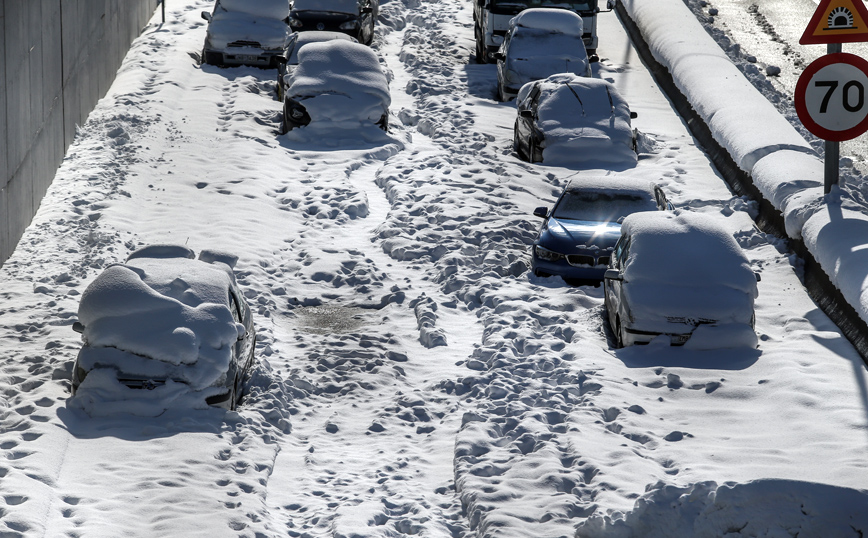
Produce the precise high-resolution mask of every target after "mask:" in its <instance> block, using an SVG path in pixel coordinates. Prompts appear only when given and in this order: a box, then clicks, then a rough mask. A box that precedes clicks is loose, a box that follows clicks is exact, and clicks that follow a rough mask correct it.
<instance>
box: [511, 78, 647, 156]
mask: <svg viewBox="0 0 868 538" xmlns="http://www.w3.org/2000/svg"><path fill="white" fill-rule="evenodd" d="M533 84H539V85H540V86H541V88H542V93H541V95H540V97H539V101H538V102H539V105H538V108H537V118H538V126H539V128H540V130H542V131H543V133H544V135H545V147H544V148H543V162H544V163H546V164H552V165H560V166H568V165H571V164H591V163H597V164H600V165H605V164H607V163H608V164H617V165H627V166H632V165H635V164H636V161H637V156H636V152H635V151H633V130H632V128H631V127H630V108H629V106H628V105H627V102H626V101H625V100H624V98H623V97H621V94H620V93H618V91H617V90H616V89H615V87H614V86H613V85H612V84H611V83H609V82H608V81H605V80H602V79H592V78H586V77H580V76H575V75H570V74H566V73H564V74H558V75H552V76H550V77H548V78H546V79H545V80H542V81H539V82H536V83H530V84H527V85H525V86H523V87H522V89H521V91H520V92H519V94H518V99H517V101H518V103H521V102H522V101H524V100H525V99H527V96H528V95H529V94H530V92H531V90H532V89H533Z"/></svg>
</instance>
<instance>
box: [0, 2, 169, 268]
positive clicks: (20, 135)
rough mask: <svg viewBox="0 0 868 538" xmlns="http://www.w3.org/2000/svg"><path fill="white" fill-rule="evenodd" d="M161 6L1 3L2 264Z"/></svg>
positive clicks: (0, 198) (144, 4)
mask: <svg viewBox="0 0 868 538" xmlns="http://www.w3.org/2000/svg"><path fill="white" fill-rule="evenodd" d="M157 5H158V0H86V1H82V0H0V263H2V262H3V261H5V260H6V259H7V258H8V257H9V256H10V255H11V254H12V252H13V251H14V248H15V244H16V243H17V242H18V240H19V239H20V237H21V234H22V233H23V232H24V230H25V228H26V227H27V225H28V224H29V223H30V221H31V219H32V218H33V215H34V214H35V212H36V209H37V208H38V206H39V203H40V201H41V199H42V197H43V195H44V194H45V192H46V191H47V189H48V187H49V185H50V184H51V181H52V180H53V179H54V175H55V172H56V170H57V167H58V165H59V164H60V163H61V161H62V160H63V155H64V153H65V152H66V149H67V148H68V147H69V145H70V144H71V143H72V141H73V139H74V138H75V128H76V125H83V124H84V122H85V120H86V119H87V116H88V114H89V113H90V111H91V110H93V107H94V106H95V105H96V103H97V102H98V101H99V99H101V98H102V97H103V96H104V95H105V94H106V92H107V91H108V89H109V87H110V86H111V83H112V81H113V80H114V77H115V74H116V72H117V70H118V68H119V67H120V65H121V62H122V61H123V57H124V55H125V54H126V51H127V50H129V45H130V43H132V41H133V39H135V38H136V37H137V36H138V35H139V33H140V32H141V30H142V29H143V28H144V27H145V25H146V24H147V23H148V21H149V20H150V18H151V16H152V14H153V12H154V10H155V9H156V8H157Z"/></svg>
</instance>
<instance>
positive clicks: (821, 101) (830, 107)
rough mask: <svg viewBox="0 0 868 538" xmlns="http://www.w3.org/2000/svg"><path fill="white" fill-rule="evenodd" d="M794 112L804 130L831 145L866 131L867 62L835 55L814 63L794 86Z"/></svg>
mask: <svg viewBox="0 0 868 538" xmlns="http://www.w3.org/2000/svg"><path fill="white" fill-rule="evenodd" d="M795 104H796V112H797V113H798V115H799V119H800V120H802V123H803V124H804V125H805V127H806V128H807V129H808V130H809V131H810V132H812V133H813V134H815V135H817V136H818V137H820V138H822V139H823V140H830V141H832V142H842V141H844V140H850V139H853V138H856V137H857V136H859V135H861V134H862V133H864V132H865V131H866V130H868V61H866V60H864V59H862V58H860V57H859V56H856V55H854V54H847V53H845V52H836V53H834V54H827V55H825V56H822V57H820V58H819V59H817V60H815V61H814V62H813V63H811V65H809V66H808V68H807V69H805V72H804V73H802V76H801V77H799V81H798V83H797V84H796V93H795Z"/></svg>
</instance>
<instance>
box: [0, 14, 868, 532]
mask: <svg viewBox="0 0 868 538" xmlns="http://www.w3.org/2000/svg"><path fill="white" fill-rule="evenodd" d="M209 4H210V2H207V1H197V2H191V1H188V2H186V3H183V4H181V3H178V4H175V5H172V6H168V7H169V13H168V17H167V18H168V21H167V22H166V23H165V24H164V25H160V24H159V22H158V21H159V18H157V19H155V20H153V21H152V22H151V25H150V26H149V27H148V28H147V29H146V30H145V32H144V34H143V36H142V37H141V38H140V39H139V40H137V41H136V43H135V44H134V46H133V48H132V50H131V51H130V53H129V55H128V57H127V60H126V62H125V64H124V66H123V68H122V69H121V72H120V74H119V77H118V79H117V81H116V83H115V84H114V86H113V87H112V89H111V91H110V93H109V95H108V96H107V97H106V98H105V99H104V100H103V101H102V102H101V103H100V105H99V106H98V107H97V109H96V110H95V111H94V112H93V113H92V114H91V116H90V118H89V121H88V122H87V123H86V124H85V125H84V126H82V127H81V130H80V133H79V136H78V138H77V140H76V143H75V144H74V145H73V146H72V147H71V148H70V150H69V152H68V156H67V158H66V159H65V161H64V163H63V165H62V167H61V169H60V170H59V172H58V175H57V178H56V180H55V182H54V184H53V186H52V188H51V189H50V192H49V194H48V196H47V197H46V198H45V199H44V201H43V203H42V206H41V208H40V211H39V213H38V215H37V217H36V218H35V220H34V222H33V224H32V225H31V227H30V228H29V229H28V230H27V232H26V234H25V235H24V237H23V239H22V240H21V242H20V244H19V246H18V249H17V250H16V252H15V254H14V255H13V257H12V258H10V260H9V261H7V263H6V264H5V265H4V266H3V268H2V269H0V297H2V300H3V302H2V304H0V319H2V323H0V357H2V361H0V393H2V395H3V399H2V405H0V432H2V433H0V447H2V449H3V456H4V457H3V459H2V460H0V491H2V495H0V497H2V503H0V534H2V535H3V536H9V537H27V538H30V537H43V536H51V537H57V536H69V537H76V536H82V537H88V538H90V537H103V536H104V537H117V536H131V537H138V536H141V537H146V536H147V537H153V536H208V537H216V536H245V537H271V536H293V537H298V536H304V537H321V536H334V537H340V536H346V537H349V536H368V537H387V536H389V537H393V536H404V535H411V534H412V535H419V536H430V537H462V536H480V537H489V536H492V537H493V536H497V537H511V536H516V537H518V536H522V537H527V536H552V537H555V536H573V535H574V533H575V529H576V528H577V527H578V526H579V525H580V524H582V523H583V522H584V521H585V520H586V518H588V517H589V516H592V515H594V514H597V515H601V514H605V513H607V512H608V511H611V510H619V511H624V512H626V511H629V510H631V509H632V507H633V505H634V502H635V500H636V499H637V497H639V496H640V495H642V494H643V493H644V492H645V491H646V488H649V487H653V486H654V485H655V484H658V483H660V484H661V485H669V486H674V487H677V488H691V487H693V486H694V485H696V484H698V483H703V484H702V485H701V486H696V487H697V491H700V490H701V491H709V490H710V491H714V483H717V484H722V483H723V482H725V481H735V482H738V483H740V484H746V487H743V488H738V489H737V490H736V491H740V492H748V495H747V499H748V503H747V506H750V507H751V510H750V513H749V515H746V516H745V517H748V518H750V519H751V520H752V521H753V523H754V524H755V526H754V527H750V528H755V527H756V526H757V525H759V526H762V525H765V526H766V528H768V529H769V533H772V532H778V533H780V532H783V531H784V529H792V528H801V527H802V526H804V525H806V524H807V523H805V522H803V521H801V520H800V519H799V518H802V519H805V518H808V519H812V521H813V523H817V519H818V518H819V523H820V524H822V523H824V520H823V519H822V518H823V517H829V518H833V519H834V518H835V517H836V514H834V513H833V514H824V513H823V512H819V513H812V514H811V515H808V514H806V513H805V511H804V510H796V509H793V510H788V511H781V510H780V509H779V508H780V506H779V505H776V504H764V503H763V502H762V498H760V497H756V496H751V494H750V493H751V492H756V491H758V490H761V489H762V488H760V487H750V486H751V485H750V484H747V483H748V482H750V481H751V480H756V479H760V478H769V479H772V478H780V479H792V480H799V481H802V482H801V483H800V485H799V487H796V488H793V489H792V492H791V496H790V497H789V498H790V499H791V502H790V504H789V507H790V508H792V507H793V506H795V505H798V504H802V505H805V503H806V499H809V498H814V497H817V496H821V495H827V493H828V491H829V488H827V487H825V486H823V485H831V486H840V487H843V488H865V486H866V484H868V464H866V461H865V458H864V454H865V448H866V445H868V427H866V422H868V420H866V418H868V391H866V373H865V367H864V365H863V363H862V361H861V359H860V358H859V357H858V356H857V354H856V353H855V351H854V350H853V349H852V348H851V346H850V345H849V344H848V343H847V342H846V341H845V340H844V338H843V337H842V336H841V334H840V333H839V332H838V330H837V329H836V327H835V326H834V325H833V324H832V323H831V322H830V321H829V320H828V319H827V318H826V317H825V316H824V315H823V314H822V312H820V310H819V309H818V308H817V307H816V305H814V304H813V303H812V302H811V301H810V299H809V298H808V297H807V295H806V294H805V292H804V290H803V289H802V287H801V284H800V282H799V280H798V278H797V274H798V268H797V267H796V268H795V269H796V270H795V271H794V268H793V266H792V261H793V260H792V259H791V258H790V257H789V256H788V254H787V253H786V252H784V251H783V247H782V245H780V244H779V243H778V242H776V241H775V240H774V239H773V238H771V237H768V236H766V235H764V234H762V233H759V232H758V231H757V230H756V229H755V228H754V227H753V224H752V221H751V219H750V216H749V212H750V211H751V209H752V208H751V206H750V204H747V203H745V201H744V200H742V199H741V198H737V197H733V196H732V195H731V193H730V192H729V191H728V190H727V188H726V187H725V186H724V183H723V181H722V180H721V179H720V178H719V177H718V176H717V174H716V172H715V171H714V170H713V169H712V167H711V165H710V164H709V162H708V160H707V158H706V155H705V154H704V153H703V152H702V151H701V150H700V149H699V148H697V147H696V145H695V143H694V141H693V139H692V137H691V136H690V135H689V134H688V133H687V131H686V128H685V126H684V124H683V123H682V121H681V120H680V119H679V118H678V117H677V116H676V115H675V113H674V112H673V110H672V109H671V107H670V105H669V102H668V100H667V99H666V98H665V97H664V96H663V95H662V94H661V93H660V91H659V90H658V88H657V86H656V84H655V83H654V82H653V80H652V79H651V78H650V77H649V75H648V73H647V72H646V71H645V69H644V68H643V66H642V64H641V62H640V61H639V60H638V59H637V57H636V55H635V52H634V51H633V49H632V47H631V45H630V44H629V42H628V40H627V38H626V37H625V35H624V31H623V29H622V28H621V26H620V24H619V22H618V20H617V18H616V17H615V16H614V14H605V15H602V16H601V17H600V21H599V22H600V29H599V33H600V43H601V45H600V48H599V53H600V55H601V56H602V58H603V60H602V61H601V63H600V64H599V65H598V66H597V68H596V69H598V76H601V77H604V78H607V79H611V80H612V81H614V83H615V84H616V85H617V86H618V87H619V89H620V91H621V93H622V94H623V95H624V96H625V97H626V99H627V100H628V102H630V104H631V108H632V109H633V110H635V111H637V112H638V114H639V118H638V119H637V120H636V122H635V124H634V125H635V126H637V127H638V128H639V130H640V131H642V133H643V134H644V136H643V137H642V144H641V151H642V155H641V157H640V160H639V163H638V165H637V166H636V167H635V168H634V169H632V170H630V173H633V174H637V175H641V176H642V177H647V178H648V179H653V180H656V181H658V182H659V183H660V184H661V185H662V186H663V187H664V189H665V190H666V191H667V193H668V194H669V196H670V199H671V200H672V201H673V203H674V204H675V205H676V206H677V207H679V208H682V209H690V210H693V211H697V212H702V213H706V214H708V215H709V217H710V218H711V217H712V216H713V217H716V218H721V219H723V220H724V221H725V222H726V224H727V226H728V227H729V229H730V230H731V231H732V233H733V234H734V235H735V237H736V239H737V240H738V242H739V243H740V244H741V245H742V246H743V247H744V248H745V249H746V254H747V256H748V258H749V259H750V260H751V263H752V265H753V267H754V270H756V271H758V272H760V273H761V274H762V282H760V283H759V294H760V295H759V299H758V301H757V311H756V313H757V323H756V325H757V332H758V334H759V339H760V345H759V348H758V349H755V350H719V351H714V352H691V351H689V350H685V349H674V348H669V347H667V346H648V347H643V348H636V349H626V350H614V349H613V348H612V346H611V338H610V335H609V333H608V330H607V329H606V327H605V326H604V322H603V302H602V290H601V288H593V287H583V288H571V287H568V286H566V285H565V284H564V283H563V281H562V280H560V279H558V278H548V279H540V278H535V277H532V276H530V275H529V273H528V270H527V267H528V264H529V258H528V248H529V245H530V242H531V240H532V238H533V236H534V233H535V229H536V226H537V225H538V220H537V219H534V218H533V217H532V216H531V212H532V210H533V208H534V207H536V206H538V205H544V204H549V203H551V202H552V201H553V200H554V199H555V196H556V194H557V193H558V192H559V190H560V189H561V188H562V186H563V185H564V184H565V183H566V182H567V181H568V180H569V178H570V177H571V176H573V175H575V174H581V173H583V172H582V171H579V170H570V169H564V168H554V167H547V166H541V165H528V164H526V163H522V162H520V161H518V160H517V158H516V157H515V155H514V154H513V152H512V140H511V137H512V128H513V121H514V117H515V109H514V106H513V105H512V104H501V103H496V102H495V101H494V100H493V97H494V91H495V86H496V76H495V69H494V66H492V65H477V64H475V63H473V62H472V59H471V50H472V49H473V40H472V38H473V32H472V23H471V10H470V8H471V4H470V3H469V2H466V1H463V0H443V1H441V2H424V3H417V2H413V1H409V2H408V3H401V2H398V1H396V0H392V1H390V2H387V3H384V4H383V5H382V7H381V15H380V20H379V22H378V25H379V26H378V30H377V37H376V39H375V42H374V48H375V50H377V51H378V52H379V54H380V55H381V56H382V58H383V59H384V62H385V65H386V66H387V67H388V69H389V70H390V71H391V73H392V80H391V91H392V113H393V118H392V120H393V121H392V124H393V128H392V130H391V133H390V134H388V135H385V134H383V133H381V132H379V131H377V130H376V128H372V129H371V130H370V131H366V132H354V133H349V134H347V135H345V136H342V137H336V138H335V139H326V140H324V139H321V138H320V139H315V138H312V137H306V136H305V133H304V132H303V131H299V132H297V133H294V134H290V135H287V136H282V137H281V136H278V135H277V134H276V128H277V125H278V123H279V119H280V103H278V102H277V101H276V100H275V98H274V92H273V90H274V78H275V76H276V74H275V72H274V71H261V70H257V69H252V68H249V69H248V68H236V69H226V70H221V69H216V68H214V67H210V66H203V67H200V66H199V65H198V64H197V62H196V60H195V59H194V56H196V54H197V53H198V51H200V50H201V47H202V39H203V38H204V24H203V21H202V20H201V19H200V18H199V12H200V11H201V10H204V9H208V8H209V7H210V6H209ZM154 242H177V243H182V244H187V245H188V246H190V247H191V248H193V249H194V250H197V251H198V250H201V249H202V248H206V247H213V248H219V249H223V250H229V251H232V252H234V253H236V254H237V255H238V256H239V258H240V261H239V263H238V265H237V267H236V269H237V276H238V280H239V282H240V284H241V286H242V288H243V289H244V290H245V295H246V296H247V298H248V300H249V301H250V303H251V305H252V306H253V309H254V315H255V322H256V324H257V327H258V347H257V356H258V358H259V363H258V365H257V367H256V368H255V371H254V372H253V375H252V377H251V379H250V380H249V382H248V384H247V391H248V396H247V397H246V399H245V401H244V402H243V404H242V406H241V407H240V408H239V410H238V412H237V413H226V412H224V411H222V410H219V409H210V410H204V411H194V410H169V411H167V412H166V413H164V414H163V415H162V416H160V417H158V418H155V419H153V418H143V417H135V416H129V415H122V416H117V417H110V418H99V419H97V418H91V417H89V416H87V415H86V414H84V413H83V412H82V411H81V410H80V409H79V408H78V407H77V406H76V405H75V401H74V399H73V400H70V399H69V377H70V369H71V365H72V361H73V360H74V358H75V355H76V353H77V350H78V348H79V346H80V342H79V339H78V335H77V334H75V333H74V332H72V330H71V325H72V321H73V320H74V319H75V316H76V311H77V308H78V300H79V297H80V294H81V292H82V291H83V290H84V288H85V287H86V285H87V284H88V283H89V282H90V281H91V280H92V279H93V278H95V276H96V275H97V274H98V273H99V272H100V271H101V270H102V269H104V268H105V267H106V266H107V265H108V264H109V263H112V262H116V261H121V260H123V259H124V258H125V257H126V255H127V254H128V253H129V252H130V251H132V250H133V249H135V248H137V247H138V246H141V245H144V244H149V243H154ZM107 405H108V404H107ZM667 491H669V490H667ZM848 491H850V494H852V495H855V496H856V497H857V498H861V497H860V495H863V494H860V493H858V492H853V491H852V490H848ZM662 498H663V501H661V502H662V503H663V504H661V506H668V504H666V503H668V501H666V499H665V495H663V496H662ZM827 498H828V497H827ZM842 499H843V497H842ZM652 504H653V501H652ZM807 504H808V505H810V503H807ZM842 506H843V504H842ZM664 512H665V514H664V515H663V516H660V517H676V518H678V517H680V516H679V515H678V514H674V516H673V515H672V514H673V512H671V511H669V512H666V511H664ZM666 514H670V515H668V516H667V515H666ZM781 514H783V515H781ZM835 521H840V520H839V519H836V520H835ZM860 524H861V523H860Z"/></svg>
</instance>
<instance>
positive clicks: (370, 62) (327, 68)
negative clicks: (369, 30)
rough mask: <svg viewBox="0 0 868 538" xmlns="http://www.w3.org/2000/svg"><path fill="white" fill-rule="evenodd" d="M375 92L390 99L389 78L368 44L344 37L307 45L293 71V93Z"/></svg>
mask: <svg viewBox="0 0 868 538" xmlns="http://www.w3.org/2000/svg"><path fill="white" fill-rule="evenodd" d="M360 90H361V91H364V92H368V93H374V94H377V95H380V96H381V97H382V98H383V99H385V100H387V101H388V102H391V97H390V96H389V82H388V80H386V75H385V74H384V73H383V70H382V68H380V61H379V60H378V59H377V55H376V54H375V53H374V51H372V50H371V49H370V48H369V47H366V46H364V45H360V44H358V43H351V42H348V41H343V40H333V41H327V42H323V43H311V44H309V45H306V46H305V47H304V48H303V49H301V51H300V52H299V53H298V67H297V68H296V69H295V71H294V72H293V74H292V94H294V95H313V94H317V93H322V92H332V93H345V94H348V95H352V94H353V93H355V92H358V91H360Z"/></svg>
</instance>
